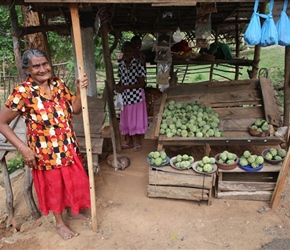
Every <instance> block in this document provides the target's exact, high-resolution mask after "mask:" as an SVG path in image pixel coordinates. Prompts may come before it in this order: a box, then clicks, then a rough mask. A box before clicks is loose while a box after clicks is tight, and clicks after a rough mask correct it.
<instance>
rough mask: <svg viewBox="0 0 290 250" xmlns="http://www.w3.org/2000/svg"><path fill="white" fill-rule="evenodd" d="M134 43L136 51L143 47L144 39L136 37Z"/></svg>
mask: <svg viewBox="0 0 290 250" xmlns="http://www.w3.org/2000/svg"><path fill="white" fill-rule="evenodd" d="M133 44H134V46H135V50H136V51H139V50H140V49H141V47H142V41H141V40H140V39H135V40H134V41H133Z"/></svg>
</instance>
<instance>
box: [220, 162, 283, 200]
mask: <svg viewBox="0 0 290 250" xmlns="http://www.w3.org/2000/svg"><path fill="white" fill-rule="evenodd" d="M281 167H282V163H280V164H278V165H271V164H268V163H264V166H263V168H262V169H261V170H259V171H258V172H246V171H244V170H242V169H240V168H239V167H237V168H235V169H233V170H229V171H227V170H221V169H219V170H218V177H217V180H218V181H217V185H216V192H215V194H216V197H217V198H219V199H236V200H263V201H270V200H271V197H272V195H273V191H274V189H275V187H276V182H277V179H278V175H279V172H280V170H281Z"/></svg>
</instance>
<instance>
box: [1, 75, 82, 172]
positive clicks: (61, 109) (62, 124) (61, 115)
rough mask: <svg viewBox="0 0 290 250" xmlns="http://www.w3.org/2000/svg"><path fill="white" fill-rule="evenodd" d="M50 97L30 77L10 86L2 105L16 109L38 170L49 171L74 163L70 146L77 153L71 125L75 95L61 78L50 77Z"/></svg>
mask: <svg viewBox="0 0 290 250" xmlns="http://www.w3.org/2000/svg"><path fill="white" fill-rule="evenodd" d="M50 83H51V84H50V88H51V93H52V95H51V98H50V97H49V96H48V95H46V94H45V93H44V92H43V90H42V89H40V88H39V86H38V85H37V84H36V83H35V82H34V81H33V80H32V79H31V78H27V79H26V80H25V81H24V82H23V83H22V84H21V85H19V86H17V87H15V88H14V90H13V92H12V94H11V95H10V96H9V98H8V100H7V101H6V102H5V105H6V106H7V107H8V108H9V109H11V110H13V111H17V112H20V113H21V115H22V117H24V119H25V123H26V126H27V135H26V136H27V142H28V145H29V146H30V148H31V149H32V150H33V151H34V152H35V153H36V154H38V156H39V157H40V158H38V159H37V162H38V166H37V168H38V169H39V170H50V169H55V168H61V167H62V166H69V165H71V164H73V163H74V160H73V155H72V154H71V151H70V150H71V149H73V148H74V149H75V151H76V152H77V154H78V155H80V150H79V145H78V142H77V140H76V137H75V133H74V130H73V127H72V114H73V109H72V101H73V100H74V98H75V96H74V95H73V94H72V93H71V92H70V90H69V89H68V88H67V86H66V85H65V83H64V82H63V80H61V79H59V78H57V77H53V78H51V82H50Z"/></svg>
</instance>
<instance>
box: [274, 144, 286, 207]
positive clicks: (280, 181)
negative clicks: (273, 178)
mask: <svg viewBox="0 0 290 250" xmlns="http://www.w3.org/2000/svg"><path fill="white" fill-rule="evenodd" d="M289 164H290V148H288V152H287V155H286V157H285V160H284V162H283V165H282V168H281V170H280V173H279V176H278V180H277V182H276V187H275V189H274V192H273V195H272V199H271V202H270V208H271V209H276V208H277V206H278V203H279V200H280V197H281V193H282V191H283V187H284V184H285V181H286V177H287V173H288V168H289Z"/></svg>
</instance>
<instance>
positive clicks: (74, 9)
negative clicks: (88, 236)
mask: <svg viewBox="0 0 290 250" xmlns="http://www.w3.org/2000/svg"><path fill="white" fill-rule="evenodd" d="M70 13H71V19H72V28H73V35H74V42H75V50H76V61H77V67H78V75H79V77H83V75H84V61H83V54H82V40H81V28H80V20H79V14H78V5H77V4H71V5H70ZM81 100H82V109H83V123H84V133H85V141H86V153H87V163H88V171H89V179H90V198H91V213H92V228H93V231H94V232H96V231H97V229H98V225H97V213H96V193H95V179H94V167H93V157H92V147H91V135H90V122H89V112H88V101H87V92H86V89H84V88H81Z"/></svg>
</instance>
